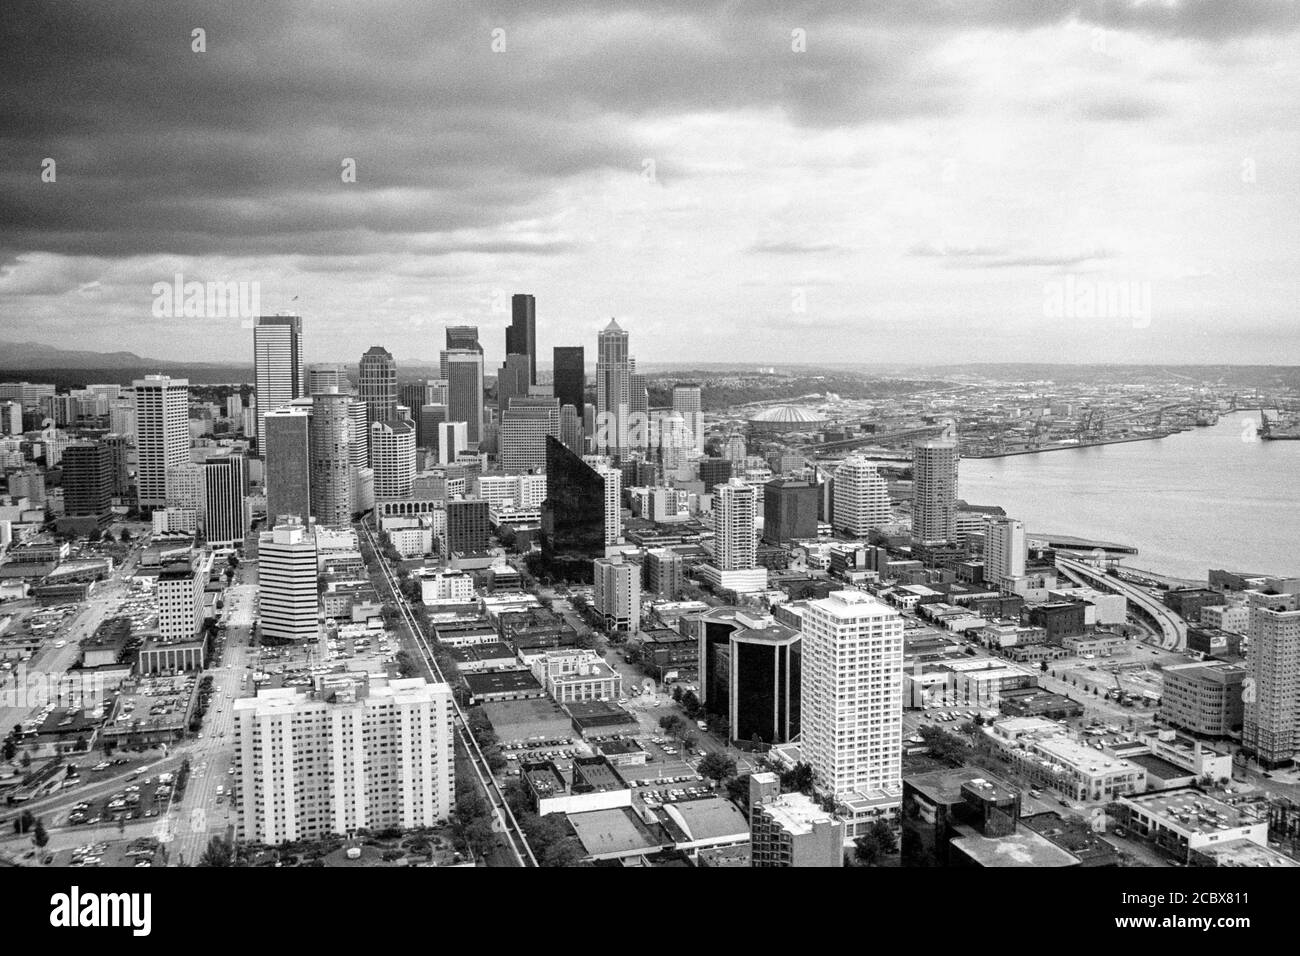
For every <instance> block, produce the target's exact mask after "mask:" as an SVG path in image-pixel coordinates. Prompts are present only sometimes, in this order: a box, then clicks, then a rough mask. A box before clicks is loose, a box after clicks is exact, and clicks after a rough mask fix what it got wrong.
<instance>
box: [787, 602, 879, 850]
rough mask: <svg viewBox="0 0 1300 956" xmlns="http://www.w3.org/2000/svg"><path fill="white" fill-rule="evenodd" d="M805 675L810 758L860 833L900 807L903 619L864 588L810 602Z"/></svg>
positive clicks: (803, 705) (819, 785) (822, 789)
mask: <svg viewBox="0 0 1300 956" xmlns="http://www.w3.org/2000/svg"><path fill="white" fill-rule="evenodd" d="M802 675H803V676H802V681H801V684H802V689H801V692H800V732H801V734H802V739H803V753H804V759H805V760H807V761H808V763H809V764H811V765H812V769H813V781H814V786H815V787H816V789H817V791H818V792H819V793H821V794H824V795H827V796H831V797H833V798H834V799H835V800H836V801H837V802H839V803H841V804H842V805H843V806H845V807H846V809H847V811H848V812H847V814H846V816H847V817H848V818H849V819H848V821H847V822H848V823H849V827H848V836H849V837H850V838H855V837H858V836H861V835H862V834H864V833H865V832H866V831H867V828H868V827H869V826H870V824H871V822H872V820H873V819H875V818H878V817H880V816H884V815H887V814H890V813H896V812H897V807H898V806H899V804H900V803H901V802H902V788H903V783H902V752H903V618H902V617H901V616H900V615H899V613H898V612H897V611H896V610H894V609H893V608H891V607H889V606H888V605H887V604H884V603H882V602H881V601H879V600H877V599H876V598H874V597H872V596H871V595H869V594H867V593H866V592H865V591H832V592H831V594H830V595H829V596H827V597H825V598H822V599H821V600H818V601H809V602H808V604H807V605H805V607H804V612H803V641H802Z"/></svg>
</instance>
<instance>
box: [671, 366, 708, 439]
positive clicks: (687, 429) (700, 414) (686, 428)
mask: <svg viewBox="0 0 1300 956" xmlns="http://www.w3.org/2000/svg"><path fill="white" fill-rule="evenodd" d="M673 411H675V412H677V413H678V414H679V415H680V416H681V418H682V426H683V427H682V435H681V437H682V438H683V439H685V440H686V441H687V442H688V443H686V444H683V445H682V450H683V451H684V452H687V453H690V452H698V451H702V450H703V449H704V403H703V399H702V397H701V392H700V386H699V385H698V384H696V383H695V382H678V383H677V384H676V385H674V386H673Z"/></svg>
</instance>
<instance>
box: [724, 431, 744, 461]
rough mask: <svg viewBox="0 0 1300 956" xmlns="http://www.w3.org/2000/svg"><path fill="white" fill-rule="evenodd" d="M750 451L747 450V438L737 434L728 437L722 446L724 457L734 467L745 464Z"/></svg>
mask: <svg viewBox="0 0 1300 956" xmlns="http://www.w3.org/2000/svg"><path fill="white" fill-rule="evenodd" d="M747 454H748V450H747V449H746V448H745V436H744V435H742V434H740V433H739V432H735V433H733V434H731V435H728V436H727V440H726V441H725V442H723V445H722V457H723V458H725V459H727V461H729V462H731V463H732V464H733V465H740V464H743V463H744V461H745V456H746V455H747Z"/></svg>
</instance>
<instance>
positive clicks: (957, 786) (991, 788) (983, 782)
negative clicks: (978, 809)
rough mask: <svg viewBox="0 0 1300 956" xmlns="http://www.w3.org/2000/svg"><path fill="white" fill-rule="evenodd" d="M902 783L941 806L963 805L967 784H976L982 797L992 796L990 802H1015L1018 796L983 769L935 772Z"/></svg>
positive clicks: (1004, 783)
mask: <svg viewBox="0 0 1300 956" xmlns="http://www.w3.org/2000/svg"><path fill="white" fill-rule="evenodd" d="M977 781H979V783H978V784H976V782H977ZM903 783H904V784H905V785H906V786H909V787H911V788H913V789H914V790H917V791H919V792H920V793H921V794H922V795H923V796H925V797H926V798H927V799H929V800H930V802H932V803H936V804H940V805H952V804H956V803H961V802H962V799H963V798H962V792H961V791H962V787H964V786H965V785H966V784H976V785H977V786H979V787H980V792H981V793H987V794H989V796H990V799H996V800H997V802H1002V801H1003V800H1010V799H1013V798H1014V797H1015V796H1016V794H1017V793H1018V791H1017V790H1015V789H1014V788H1013V787H1012V786H1011V785H1010V784H1008V783H1006V782H1005V781H1003V780H1000V779H999V778H998V777H996V776H994V775H993V774H992V773H990V772H989V771H987V770H984V769H983V768H981V767H957V768H954V769H944V770H935V771H933V772H931V773H922V774H917V775H915V776H911V777H906V778H904V780H903Z"/></svg>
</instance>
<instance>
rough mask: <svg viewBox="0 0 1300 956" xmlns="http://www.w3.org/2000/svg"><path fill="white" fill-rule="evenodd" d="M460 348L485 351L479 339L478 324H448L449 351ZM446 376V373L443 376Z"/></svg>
mask: <svg viewBox="0 0 1300 956" xmlns="http://www.w3.org/2000/svg"><path fill="white" fill-rule="evenodd" d="M458 349H470V350H472V351H474V352H482V351H483V346H482V344H480V342H479V340H478V326H477V325H449V326H447V351H448V352H454V351H456V350H458ZM446 377H447V376H446V375H444V376H443V378H446Z"/></svg>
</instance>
